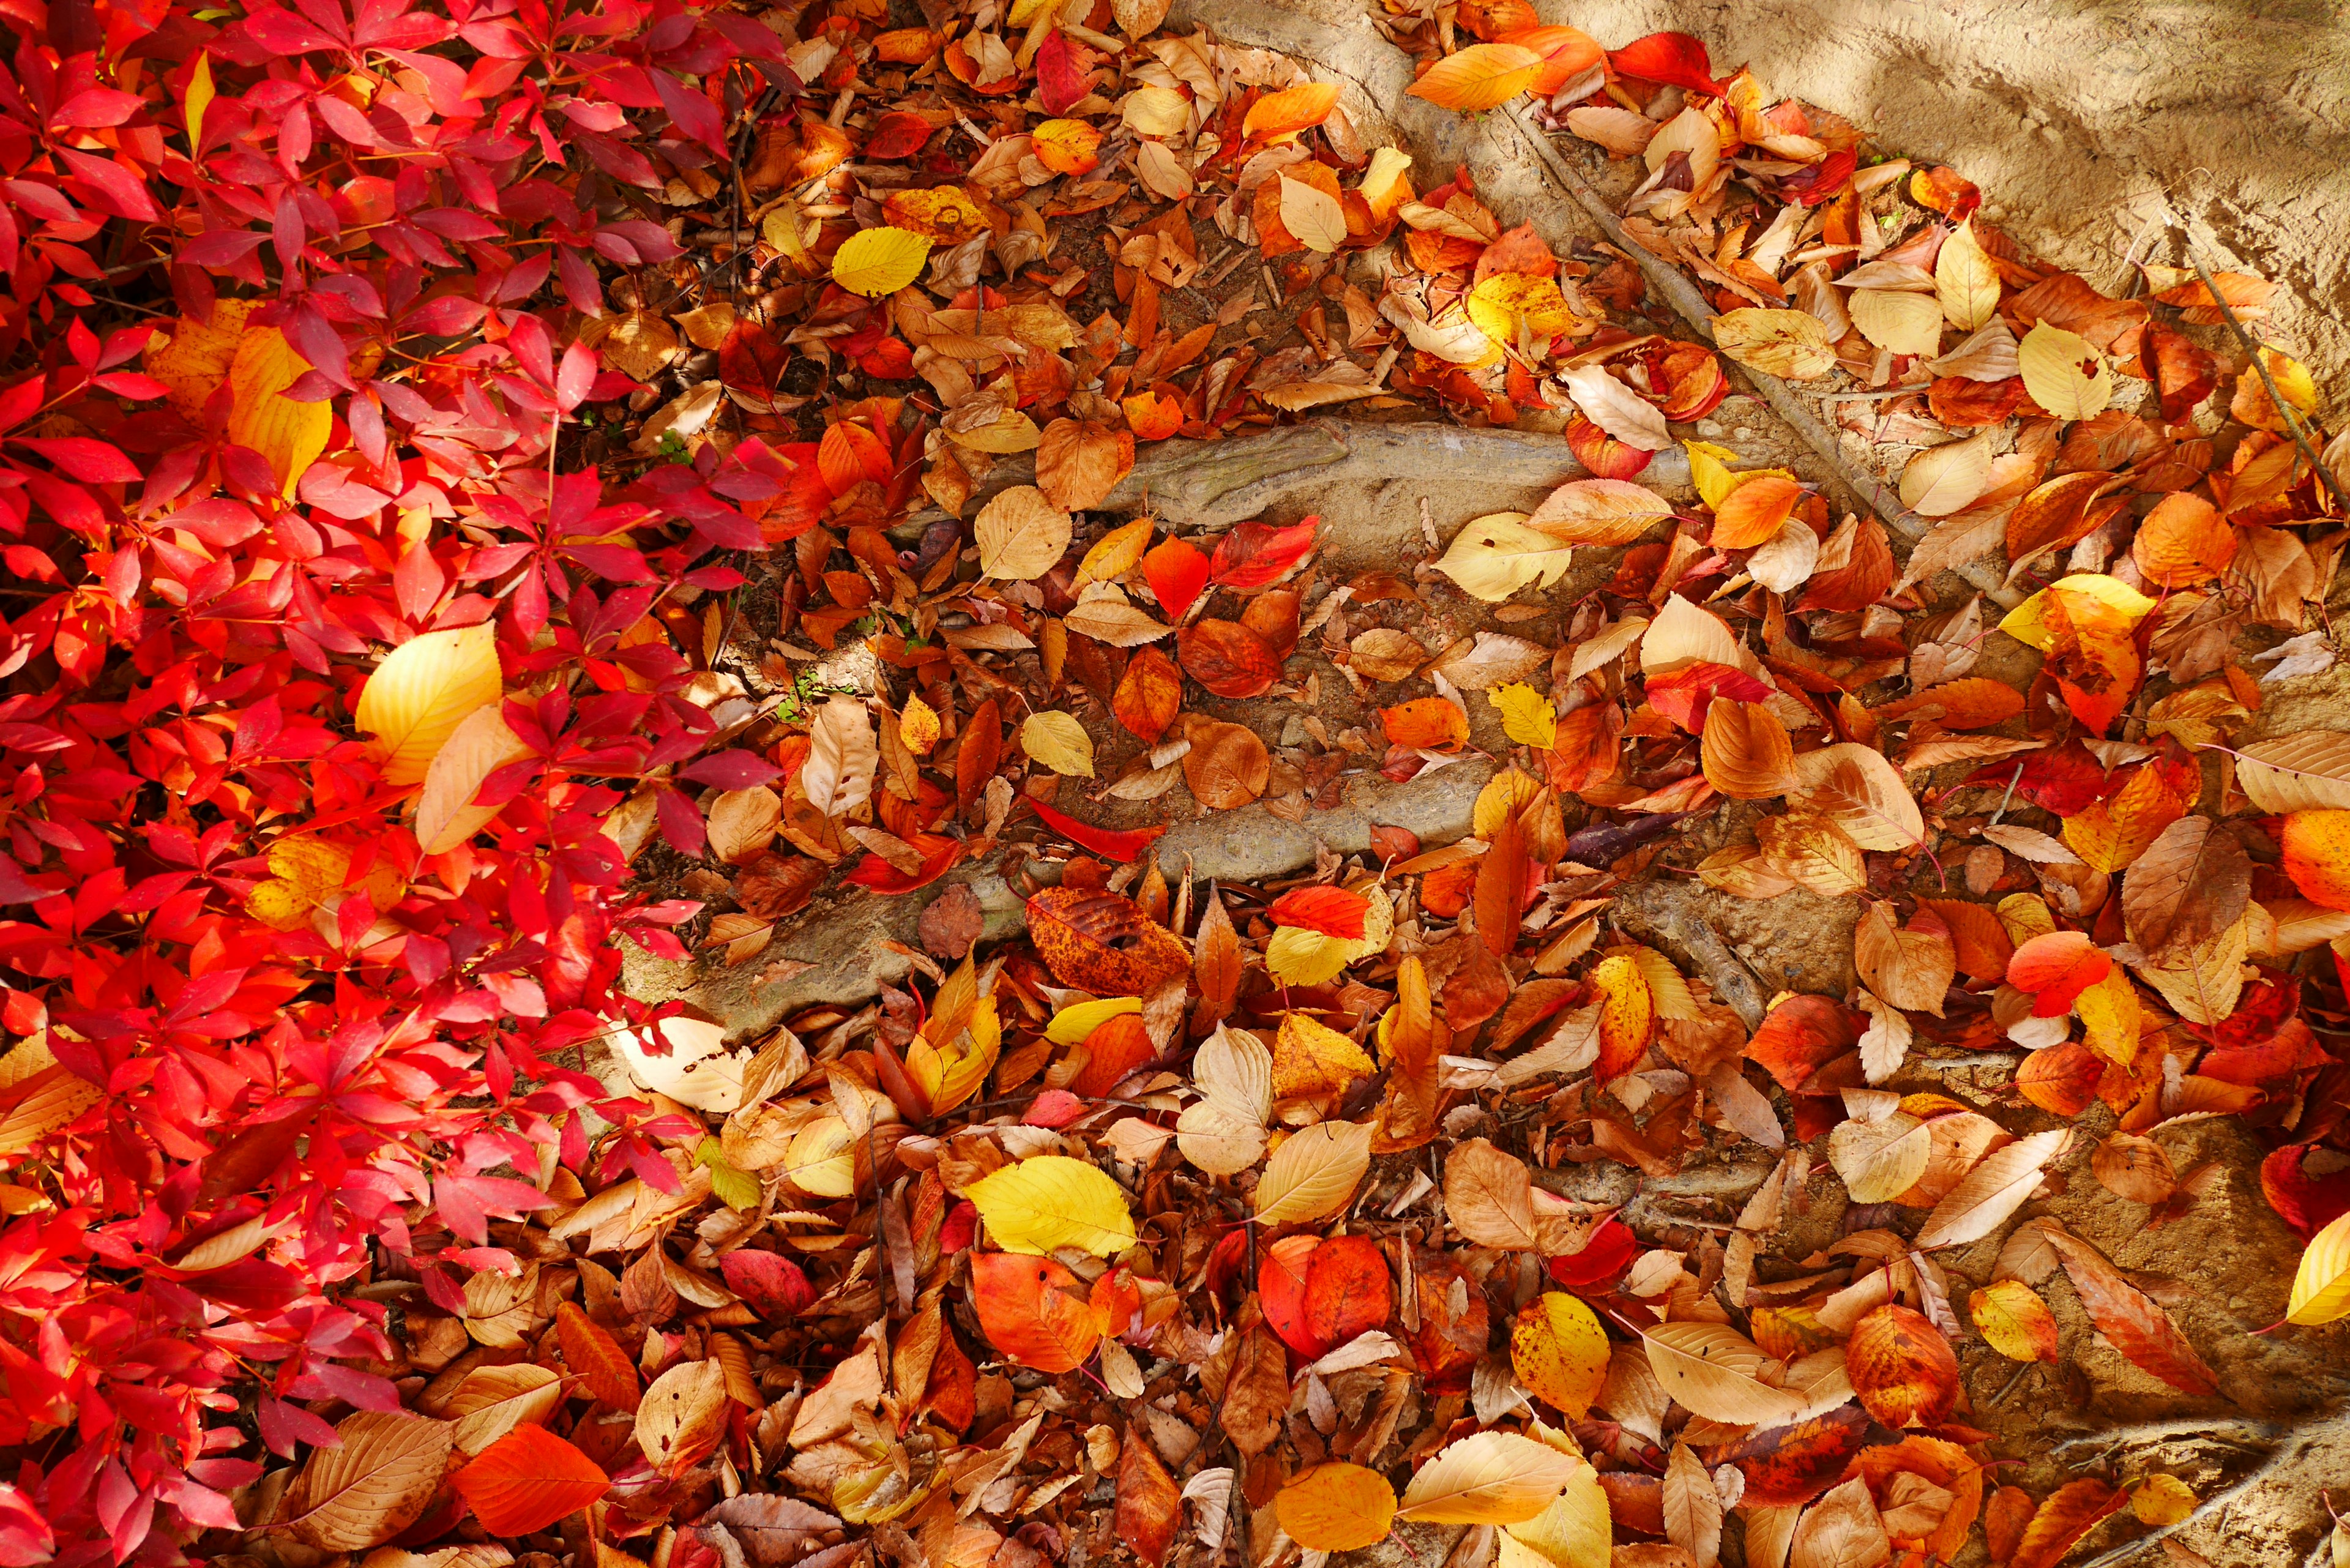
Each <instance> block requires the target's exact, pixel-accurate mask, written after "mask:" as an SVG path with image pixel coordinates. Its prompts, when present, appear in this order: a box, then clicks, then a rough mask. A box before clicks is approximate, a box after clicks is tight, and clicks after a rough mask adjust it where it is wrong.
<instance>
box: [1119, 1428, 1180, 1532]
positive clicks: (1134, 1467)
mask: <svg viewBox="0 0 2350 1568" xmlns="http://www.w3.org/2000/svg"><path fill="white" fill-rule="evenodd" d="M1182 1516H1183V1497H1182V1493H1181V1492H1180V1491H1178V1490H1176V1487H1175V1478H1174V1477H1173V1476H1170V1475H1169V1474H1168V1473H1167V1467H1166V1466H1165V1465H1163V1464H1161V1463H1159V1455H1158V1452H1157V1451H1156V1450H1155V1449H1152V1448H1151V1446H1150V1438H1149V1435H1148V1433H1147V1432H1146V1430H1145V1429H1144V1428H1142V1427H1140V1426H1139V1425H1138V1426H1130V1427H1128V1428H1127V1429H1126V1442H1125V1444H1124V1446H1123V1448H1122V1449H1121V1450H1120V1451H1119V1454H1118V1507H1117V1509H1116V1511H1115V1514H1114V1520H1113V1523H1114V1527H1115V1529H1116V1530H1117V1532H1118V1540H1119V1541H1121V1542H1124V1543H1125V1544H1126V1545H1127V1546H1128V1547H1129V1548H1131V1549H1132V1550H1133V1552H1134V1554H1135V1555H1136V1556H1137V1557H1139V1558H1140V1559H1141V1560H1142V1561H1143V1562H1145V1563H1149V1564H1150V1565H1151V1568H1159V1564H1160V1563H1165V1562H1166V1561H1167V1552H1168V1551H1169V1549H1170V1547H1172V1546H1173V1545H1174V1544H1175V1526H1176V1524H1177V1523H1178V1522H1179V1521H1180V1520H1181V1518H1182Z"/></svg>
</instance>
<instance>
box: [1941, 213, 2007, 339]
mask: <svg viewBox="0 0 2350 1568" xmlns="http://www.w3.org/2000/svg"><path fill="white" fill-rule="evenodd" d="M1934 292H1935V294H1936V295H1937V296H1939V298H1940V300H1941V303H1942V314H1943V315H1944V316H1946V317H1950V325H1951V326H1953V327H1957V328H1958V329H1959V330H1960V331H1961V332H1972V331H1973V330H1974V329H1975V328H1976V327H1981V326H1982V325H1983V324H1984V323H1985V322H1987V321H1989V320H1990V319H1991V316H1992V314H1993V313H1994V312H1996V311H1997V310H1998V309H1999V269H1998V268H1997V267H1995V266H1993V265H1991V254H1990V253H1989V252H1987V251H1985V250H1984V249H1983V248H1982V245H1981V243H1980V242H1978V241H1977V240H1976V238H1975V225H1974V220H1973V219H1971V218H1970V219H1968V220H1967V221H1966V222H1965V223H1960V225H1959V226H1958V228H1957V229H1956V231H1954V232H1953V233H1951V234H1949V235H1947V236H1945V237H1944V239H1943V241H1942V249H1941V254H1939V255H1938V256H1936V257H1935V258H1934Z"/></svg>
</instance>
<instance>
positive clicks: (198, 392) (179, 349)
mask: <svg viewBox="0 0 2350 1568" xmlns="http://www.w3.org/2000/svg"><path fill="white" fill-rule="evenodd" d="M260 305H261V301H259V300H257V299H224V300H220V301H218V302H216V303H215V304H214V305H213V318H212V319H211V320H210V321H187V320H181V321H174V322H173V323H172V329H171V331H170V333H169V334H168V335H167V334H165V333H161V332H158V333H156V334H155V335H154V336H153V337H150V338H149V339H148V340H147V348H146V349H145V351H144V352H143V353H142V354H141V355H140V366H141V368H142V369H145V370H146V372H147V373H148V374H149V375H151V376H152V377H154V378H155V379H157V380H159V381H161V382H162V383H163V385H164V386H165V387H166V388H168V389H170V395H171V401H172V408H173V409H174V410H177V411H178V412H179V413H180V414H181V416H182V418H185V419H188V420H191V421H201V420H203V414H204V401H205V400H206V399H208V398H210V397H211V396H212V395H213V389H215V388H217V387H219V386H220V384H221V383H222V382H224V381H225V380H227V379H228V368H229V366H230V365H231V364H233V363H234V361H235V359H236V351H237V348H238V347H239V345H241V344H243V343H244V322H245V317H249V316H251V315H252V314H253V313H254V311H255V310H256V309H258V308H259V307H260ZM321 406H323V405H321Z"/></svg>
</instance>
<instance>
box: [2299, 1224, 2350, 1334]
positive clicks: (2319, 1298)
mask: <svg viewBox="0 0 2350 1568" xmlns="http://www.w3.org/2000/svg"><path fill="white" fill-rule="evenodd" d="M2345 1314H2350V1214H2343V1215H2339V1216H2337V1217H2336V1218H2335V1219H2334V1223H2332V1224H2331V1225H2328V1226H2327V1227H2326V1228H2325V1229H2324V1230H2323V1231H2319V1232H2318V1233H2317V1234H2316V1235H2314V1236H2313V1237H2311V1238H2310V1240H2309V1245H2308V1247H2307V1248H2305V1249H2304V1250H2303V1252H2302V1254H2301V1267H2300V1269H2299V1270H2298V1271H2296V1272H2294V1274H2293V1304H2292V1305H2291V1306H2289V1307H2287V1308H2286V1309H2285V1314H2284V1320H2285V1322H2287V1323H2297V1324H2303V1326H2307V1325H2308V1324H2320V1323H2332V1322H2333V1321H2334V1319H2335V1318H2338V1317H2341V1316H2344V1315H2345Z"/></svg>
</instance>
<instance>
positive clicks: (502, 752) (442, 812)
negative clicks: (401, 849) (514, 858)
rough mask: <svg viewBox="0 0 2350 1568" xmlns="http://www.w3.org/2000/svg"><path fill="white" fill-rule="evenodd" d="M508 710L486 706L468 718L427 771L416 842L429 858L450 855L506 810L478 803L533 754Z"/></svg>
mask: <svg viewBox="0 0 2350 1568" xmlns="http://www.w3.org/2000/svg"><path fill="white" fill-rule="evenodd" d="M503 708H504V703H503V702H485V703H484V704H483V705H482V706H481V707H479V708H476V709H474V710H473V711H472V712H471V713H469V714H467V715H466V716H465V718H464V719H463V721H462V722H460V723H459V724H458V725H457V727H456V729H455V730H453V731H452V732H450V735H449V739H448V741H447V742H446V743H445V744H443V745H442V748H441V750H440V751H439V752H438V753H434V755H433V758H432V766H430V767H428V768H426V769H425V770H424V793H423V794H421V795H419V796H418V797H417V801H416V842H417V843H418V844H419V845H420V846H422V848H423V850H424V853H425V854H427V855H445V854H447V853H448V852H449V851H450V850H452V849H454V848H456V847H457V846H459V845H460V844H463V843H464V842H465V840H467V839H469V838H471V837H473V835H475V834H476V833H479V832H480V831H481V830H482V829H483V828H484V827H485V826H488V825H489V823H490V820H491V818H493V817H494V816H496V815H498V813H499V812H500V811H501V810H502V809H504V808H503V807H502V806H496V805H474V804H473V796H474V795H475V794H478V793H479V792H480V790H481V787H482V784H483V783H484V781H485V780H486V779H488V777H489V776H490V775H491V774H494V773H495V772H497V771H498V770H499V769H500V768H502V767H504V766H505V765H506V764H507V763H518V762H520V761H522V759H523V758H525V757H526V756H528V755H530V747H529V746H527V745H525V744H524V742H523V739H522V737H521V736H519V735H517V734H515V732H514V731H513V730H511V729H509V728H508V727H507V725H506V721H505V715H504V713H503V712H502V711H501V710H502V709H503Z"/></svg>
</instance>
